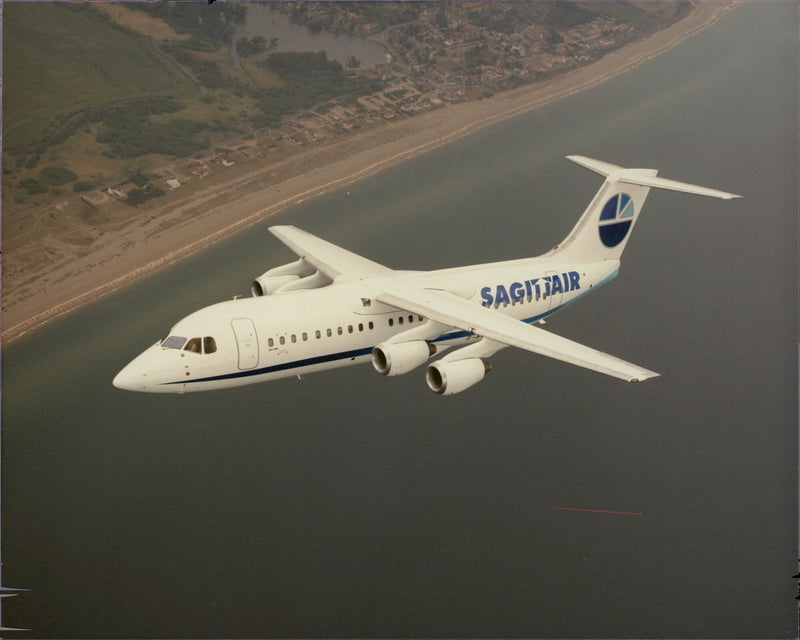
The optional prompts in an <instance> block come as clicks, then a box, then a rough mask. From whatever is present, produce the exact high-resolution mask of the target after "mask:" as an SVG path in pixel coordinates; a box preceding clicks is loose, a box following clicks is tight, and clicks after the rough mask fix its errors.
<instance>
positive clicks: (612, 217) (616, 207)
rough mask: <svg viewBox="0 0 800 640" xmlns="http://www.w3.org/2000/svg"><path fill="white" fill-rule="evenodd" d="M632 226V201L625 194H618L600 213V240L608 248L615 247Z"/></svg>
mask: <svg viewBox="0 0 800 640" xmlns="http://www.w3.org/2000/svg"><path fill="white" fill-rule="evenodd" d="M632 224H633V200H631V197H630V196H629V195H628V194H627V193H618V194H617V195H615V196H614V197H613V198H610V199H609V201H608V202H606V204H605V206H604V207H603V210H602V211H601V212H600V226H599V231H600V240H602V241H603V244H604V245H606V246H607V247H609V248H611V247H616V246H617V245H618V244H619V243H620V242H622V241H623V240H624V239H625V236H627V235H628V231H630V229H631V225H632Z"/></svg>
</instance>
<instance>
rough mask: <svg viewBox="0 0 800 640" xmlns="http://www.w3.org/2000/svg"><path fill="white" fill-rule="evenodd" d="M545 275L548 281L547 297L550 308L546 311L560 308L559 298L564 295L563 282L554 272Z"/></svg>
mask: <svg viewBox="0 0 800 640" xmlns="http://www.w3.org/2000/svg"><path fill="white" fill-rule="evenodd" d="M545 275H546V276H547V278H548V279H549V280H550V294H549V295H548V296H547V297H548V298H549V299H550V306H549V307H548V309H555V308H557V307H559V306H561V298H562V294H563V293H564V281H563V278H562V277H561V276H560V275H559V274H558V273H556V272H555V271H548V272H547V273H546V274H545Z"/></svg>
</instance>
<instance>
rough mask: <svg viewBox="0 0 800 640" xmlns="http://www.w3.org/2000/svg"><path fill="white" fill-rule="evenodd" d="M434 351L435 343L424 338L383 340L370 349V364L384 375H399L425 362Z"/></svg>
mask: <svg viewBox="0 0 800 640" xmlns="http://www.w3.org/2000/svg"><path fill="white" fill-rule="evenodd" d="M435 353H436V345H434V344H428V343H427V342H425V341H424V340H411V341H409V342H388V343H387V342H383V343H381V344H379V345H378V346H376V347H375V348H374V349H373V350H372V366H373V367H375V371H377V372H378V373H381V374H383V375H385V376H399V375H400V374H403V373H408V372H409V371H411V370H412V369H416V368H417V367H418V366H420V365H421V364H425V362H427V361H428V358H430V357H431V356H432V355H433V354H435Z"/></svg>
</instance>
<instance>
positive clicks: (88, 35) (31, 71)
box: [3, 2, 197, 166]
mask: <svg viewBox="0 0 800 640" xmlns="http://www.w3.org/2000/svg"><path fill="white" fill-rule="evenodd" d="M3 36H4V37H3V62H4V64H3V71H4V75H3V83H4V86H3V133H4V138H3V142H4V150H5V152H6V153H10V154H12V155H13V156H15V157H16V159H17V166H23V165H25V164H26V162H29V163H30V165H32V166H35V165H36V163H37V162H38V157H37V156H39V155H41V154H42V153H43V149H45V148H47V147H50V146H53V145H54V144H60V143H61V142H63V141H64V140H66V139H67V138H68V137H69V136H71V135H73V134H74V133H75V132H76V131H78V130H79V129H78V128H79V127H81V126H83V125H85V124H86V123H87V122H90V121H91V119H87V118H85V116H84V115H83V114H84V112H85V111H86V110H87V109H91V108H92V107H95V106H98V105H105V104H109V103H112V102H120V101H125V100H127V99H130V98H133V97H136V98H141V97H143V96H153V95H173V96H176V97H189V96H193V95H195V94H196V93H197V89H196V86H195V85H194V84H193V83H192V82H191V80H190V79H188V78H187V77H186V76H185V75H184V74H183V73H182V72H181V70H180V69H179V68H178V67H177V66H176V65H175V64H174V63H173V62H172V61H170V60H169V59H168V58H166V57H165V56H164V55H163V54H161V53H160V52H159V51H158V50H156V49H155V48H154V47H153V46H152V45H151V44H150V41H149V40H148V39H146V38H144V37H141V36H139V35H137V34H135V33H133V32H131V31H129V30H128V29H125V28H123V27H120V26H119V25H117V24H116V23H114V22H112V21H110V20H108V19H107V18H106V17H105V15H104V14H102V13H101V12H100V11H99V10H97V9H95V8H93V7H91V6H87V5H85V4H80V5H78V4H66V3H65V4H61V3H59V4H50V3H40V2H11V3H7V4H6V5H5V6H4V9H3ZM30 165H29V166H30Z"/></svg>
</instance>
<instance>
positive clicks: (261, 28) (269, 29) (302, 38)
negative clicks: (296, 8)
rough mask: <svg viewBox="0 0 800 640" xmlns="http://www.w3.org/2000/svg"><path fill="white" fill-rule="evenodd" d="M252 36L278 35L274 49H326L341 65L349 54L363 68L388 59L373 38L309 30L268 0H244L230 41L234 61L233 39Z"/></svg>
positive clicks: (237, 55)
mask: <svg viewBox="0 0 800 640" xmlns="http://www.w3.org/2000/svg"><path fill="white" fill-rule="evenodd" d="M253 36H263V37H264V39H265V40H266V41H267V44H269V42H270V39H271V38H278V44H277V46H276V47H275V49H274V51H298V52H303V51H313V52H317V51H325V52H326V53H327V55H328V59H329V60H337V61H338V62H339V63H340V64H341V65H342V66H345V65H346V63H347V58H348V56H355V57H356V58H357V59H358V60H360V61H361V68H363V69H366V68H368V67H371V66H372V65H374V64H383V63H385V62H386V61H387V55H386V54H387V52H386V49H385V48H384V47H383V46H382V45H380V44H378V43H377V42H376V41H374V40H370V39H369V38H364V37H360V36H350V35H345V34H340V33H332V32H330V31H319V32H317V33H312V32H311V31H309V30H308V29H307V28H306V27H304V26H302V25H298V24H295V23H293V22H292V21H291V20H290V19H289V18H288V17H287V16H286V15H284V14H283V13H280V12H279V11H274V10H273V9H272V8H271V6H270V4H269V3H258V2H251V3H248V4H247V20H246V21H245V22H244V23H243V24H239V25H236V31H235V33H234V35H233V43H232V44H231V55H232V56H233V59H234V63H235V64H236V65H238V64H239V54H238V53H237V52H236V46H235V44H236V41H237V40H238V39H239V38H241V37H246V38H252V37H253Z"/></svg>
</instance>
